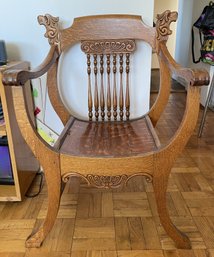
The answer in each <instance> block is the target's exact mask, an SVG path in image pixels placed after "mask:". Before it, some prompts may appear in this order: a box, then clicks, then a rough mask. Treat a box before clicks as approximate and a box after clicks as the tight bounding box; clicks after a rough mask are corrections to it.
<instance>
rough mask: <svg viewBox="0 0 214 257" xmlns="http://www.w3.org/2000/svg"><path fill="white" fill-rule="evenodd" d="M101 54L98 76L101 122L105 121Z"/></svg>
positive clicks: (101, 56)
mask: <svg viewBox="0 0 214 257" xmlns="http://www.w3.org/2000/svg"><path fill="white" fill-rule="evenodd" d="M103 64H104V62H103V54H101V55H100V74H101V87H100V108H101V117H102V121H104V119H105V98H104V85H103V73H104V65H103Z"/></svg>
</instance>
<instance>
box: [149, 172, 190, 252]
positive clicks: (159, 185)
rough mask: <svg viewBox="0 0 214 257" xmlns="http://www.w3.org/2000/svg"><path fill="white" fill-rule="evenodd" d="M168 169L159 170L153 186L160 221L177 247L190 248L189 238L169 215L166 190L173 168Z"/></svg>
mask: <svg viewBox="0 0 214 257" xmlns="http://www.w3.org/2000/svg"><path fill="white" fill-rule="evenodd" d="M167 169H168V170H165V171H164V172H160V170H159V173H160V175H158V172H156V173H155V175H154V176H153V187H154V193H155V199H156V204H157V210H158V214H159V218H160V222H161V224H162V226H163V227H164V229H165V231H166V233H167V234H168V236H169V237H171V238H172V240H173V241H174V242H175V244H176V247H177V248H181V249H190V248H191V243H190V240H189V238H188V237H187V236H186V235H185V234H183V233H182V232H181V231H180V230H179V229H177V228H176V226H175V225H174V224H173V223H172V221H171V219H170V217H169V212H168V209H167V202H166V190H167V185H168V178H169V173H170V170H171V168H167Z"/></svg>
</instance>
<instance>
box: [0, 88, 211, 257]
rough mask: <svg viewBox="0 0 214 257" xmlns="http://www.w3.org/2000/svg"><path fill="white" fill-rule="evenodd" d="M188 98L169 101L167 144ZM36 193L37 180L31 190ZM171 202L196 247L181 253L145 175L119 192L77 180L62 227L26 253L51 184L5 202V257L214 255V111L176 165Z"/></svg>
mask: <svg viewBox="0 0 214 257" xmlns="http://www.w3.org/2000/svg"><path fill="white" fill-rule="evenodd" d="M185 96H186V95H185V93H174V94H171V96H170V101H169V104H168V106H167V109H166V111H165V113H164V115H163V116H162V118H161V120H160V122H159V123H158V127H157V130H158V134H159V136H160V139H161V141H162V143H164V142H166V141H167V140H168V139H169V138H170V137H171V136H172V135H173V134H174V131H175V130H176V129H177V127H178V125H179V122H180V121H181V118H182V114H183V111H184V103H185ZM153 97H154V96H153ZM37 189H38V181H36V182H35V184H34V186H33V189H32V192H36V190H37ZM32 192H31V193H32ZM167 199H168V208H169V212H170V215H171V217H172V220H173V221H174V223H175V224H176V225H177V226H178V227H179V228H180V229H181V230H182V231H184V232H185V233H186V234H187V235H188V236H189V237H190V240H191V243H192V248H193V249H192V250H177V249H175V247H174V244H173V242H172V241H171V239H169V238H168V236H167V235H166V233H165V231H164V230H163V228H162V226H161V225H160V223H159V218H158V215H157V210H156V204H155V200H154V193H153V189H152V185H151V184H148V183H147V182H146V181H145V180H144V179H143V178H140V177H137V178H135V179H133V180H131V181H130V182H129V184H128V186H127V187H126V188H121V189H117V190H99V189H95V188H88V187H87V185H86V184H84V182H82V181H80V180H78V179H72V180H71V181H70V182H69V183H68V184H67V185H66V188H65V190H64V193H63V195H62V201H61V207H60V211H59V214H58V219H57V221H56V224H55V226H54V228H53V230H52V231H51V233H50V234H49V236H48V238H47V239H46V241H45V242H44V244H43V246H42V247H41V248H40V249H25V246H24V242H25V239H26V238H27V236H28V235H29V234H30V232H31V230H32V228H33V227H35V226H38V225H39V224H40V222H41V221H42V219H43V218H44V217H45V214H46V207H47V192H46V187H45V186H44V188H43V190H42V192H41V194H40V195H39V196H38V197H36V198H32V199H31V198H26V199H25V200H24V201H23V202H21V203H0V257H40V256H41V257H47V256H48V257H49V256H50V257H141V256H142V257H164V256H165V257H186V256H188V257H206V256H210V257H212V256H214V115H213V113H211V112H209V113H208V117H207V122H206V126H205V129H204V134H203V137H202V138H201V139H198V138H197V136H196V133H195V135H193V136H192V137H191V139H190V141H189V143H188V145H187V147H186V148H185V150H184V152H183V154H182V155H181V156H180V158H179V159H178V160H177V162H176V163H175V165H174V168H173V169H172V173H171V177H170V181H169V185H168V193H167Z"/></svg>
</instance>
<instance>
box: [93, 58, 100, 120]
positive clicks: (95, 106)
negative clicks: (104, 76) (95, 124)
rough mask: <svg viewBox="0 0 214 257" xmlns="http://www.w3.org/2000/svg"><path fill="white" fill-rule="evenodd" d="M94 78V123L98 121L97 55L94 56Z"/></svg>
mask: <svg viewBox="0 0 214 257" xmlns="http://www.w3.org/2000/svg"><path fill="white" fill-rule="evenodd" d="M94 76H95V86H94V109H95V117H96V121H98V119H99V96H98V87H97V55H96V54H94Z"/></svg>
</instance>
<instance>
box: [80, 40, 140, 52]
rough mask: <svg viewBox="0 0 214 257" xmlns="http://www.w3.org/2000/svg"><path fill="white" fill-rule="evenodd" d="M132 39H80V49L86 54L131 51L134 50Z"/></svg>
mask: <svg viewBox="0 0 214 257" xmlns="http://www.w3.org/2000/svg"><path fill="white" fill-rule="evenodd" d="M135 48H136V45H135V41H134V40H131V39H130V40H129V39H128V40H120V39H118V40H99V41H93V40H91V41H82V44H81V49H82V51H83V52H84V53H86V54H100V53H102V54H112V53H131V52H133V51H134V50H135Z"/></svg>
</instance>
